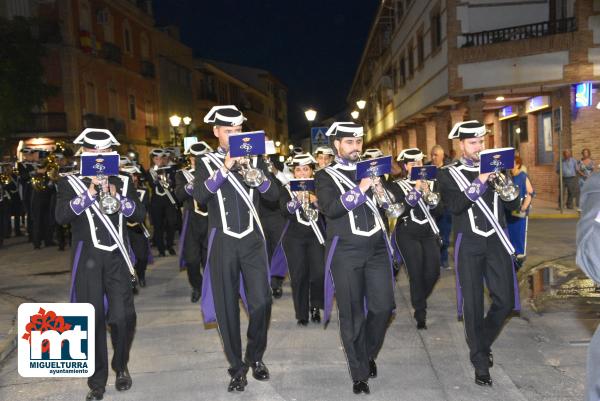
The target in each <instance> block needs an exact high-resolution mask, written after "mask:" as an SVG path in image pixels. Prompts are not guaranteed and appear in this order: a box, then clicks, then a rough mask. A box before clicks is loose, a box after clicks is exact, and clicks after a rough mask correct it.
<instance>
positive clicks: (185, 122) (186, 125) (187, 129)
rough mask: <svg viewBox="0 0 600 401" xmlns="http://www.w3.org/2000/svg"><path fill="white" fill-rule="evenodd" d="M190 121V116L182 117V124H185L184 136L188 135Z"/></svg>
mask: <svg viewBox="0 0 600 401" xmlns="http://www.w3.org/2000/svg"><path fill="white" fill-rule="evenodd" d="M191 122H192V117H190V116H185V117H183V124H185V136H188V134H189V129H190V123H191Z"/></svg>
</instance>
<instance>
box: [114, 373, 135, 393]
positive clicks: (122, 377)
mask: <svg viewBox="0 0 600 401" xmlns="http://www.w3.org/2000/svg"><path fill="white" fill-rule="evenodd" d="M132 383H133V381H132V380H131V376H129V370H127V368H125V370H122V371H120V372H117V380H115V388H116V389H117V391H126V390H129V389H130V388H131V384H132Z"/></svg>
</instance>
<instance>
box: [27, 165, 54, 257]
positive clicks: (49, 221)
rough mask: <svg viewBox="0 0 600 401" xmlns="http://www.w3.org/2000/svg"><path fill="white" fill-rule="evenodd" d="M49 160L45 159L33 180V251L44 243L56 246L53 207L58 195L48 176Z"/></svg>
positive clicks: (47, 245)
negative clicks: (54, 197)
mask: <svg viewBox="0 0 600 401" xmlns="http://www.w3.org/2000/svg"><path fill="white" fill-rule="evenodd" d="M48 168H49V160H48V159H45V160H43V161H42V163H41V165H40V166H39V167H38V168H37V170H36V173H35V175H33V176H32V177H31V178H32V191H31V220H32V230H33V232H32V234H33V235H32V241H33V249H40V248H41V246H42V241H43V242H44V245H45V246H46V247H49V246H55V245H56V243H55V242H54V240H53V234H54V216H53V214H54V213H53V210H52V209H51V205H52V204H53V201H52V198H53V196H54V195H55V193H56V188H55V183H54V181H53V180H51V179H50V177H49V175H48Z"/></svg>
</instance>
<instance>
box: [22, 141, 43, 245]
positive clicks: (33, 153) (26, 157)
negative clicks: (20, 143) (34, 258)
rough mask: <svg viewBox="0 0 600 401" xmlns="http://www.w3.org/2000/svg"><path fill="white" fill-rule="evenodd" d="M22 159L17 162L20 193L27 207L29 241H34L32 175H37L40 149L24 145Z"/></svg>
mask: <svg viewBox="0 0 600 401" xmlns="http://www.w3.org/2000/svg"><path fill="white" fill-rule="evenodd" d="M21 155H22V161H21V162H19V163H17V171H18V174H19V193H20V194H21V200H22V201H23V206H24V208H25V214H26V215H27V216H26V219H27V220H26V221H25V222H26V227H27V235H28V237H29V238H28V240H29V242H32V241H33V220H32V214H31V192H32V190H33V189H32V187H31V177H32V176H33V175H35V172H36V166H37V160H38V158H39V154H38V151H37V150H36V149H31V148H28V147H24V148H22V149H21Z"/></svg>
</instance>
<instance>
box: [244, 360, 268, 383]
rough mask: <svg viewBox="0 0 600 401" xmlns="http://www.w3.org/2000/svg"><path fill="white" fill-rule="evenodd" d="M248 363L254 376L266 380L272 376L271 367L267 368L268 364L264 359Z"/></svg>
mask: <svg viewBox="0 0 600 401" xmlns="http://www.w3.org/2000/svg"><path fill="white" fill-rule="evenodd" d="M248 365H250V368H251V369H252V377H254V378H255V379H256V380H260V381H265V380H269V378H270V377H271V375H270V374H269V369H267V365H265V363H264V362H263V361H258V362H253V363H249V364H248Z"/></svg>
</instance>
